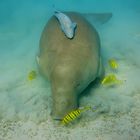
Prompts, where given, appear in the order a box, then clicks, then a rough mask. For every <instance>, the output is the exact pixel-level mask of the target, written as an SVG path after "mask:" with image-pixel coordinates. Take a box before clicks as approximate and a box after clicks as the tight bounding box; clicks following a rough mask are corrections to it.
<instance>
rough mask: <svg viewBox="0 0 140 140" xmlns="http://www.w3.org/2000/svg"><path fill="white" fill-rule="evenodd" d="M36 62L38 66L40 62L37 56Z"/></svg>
mask: <svg viewBox="0 0 140 140" xmlns="http://www.w3.org/2000/svg"><path fill="white" fill-rule="evenodd" d="M36 62H37V64H38V65H39V63H40V62H39V56H38V55H37V56H36Z"/></svg>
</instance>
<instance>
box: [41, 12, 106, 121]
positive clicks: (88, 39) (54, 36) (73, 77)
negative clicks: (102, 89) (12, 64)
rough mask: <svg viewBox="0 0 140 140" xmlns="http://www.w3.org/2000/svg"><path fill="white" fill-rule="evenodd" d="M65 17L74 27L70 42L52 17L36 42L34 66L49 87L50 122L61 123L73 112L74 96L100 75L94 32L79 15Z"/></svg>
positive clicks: (100, 64) (97, 40) (99, 62)
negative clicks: (36, 51) (69, 19)
mask: <svg viewBox="0 0 140 140" xmlns="http://www.w3.org/2000/svg"><path fill="white" fill-rule="evenodd" d="M66 14H67V15H68V16H69V17H70V18H71V19H72V21H74V22H76V23H77V28H76V31H75V37H74V38H73V39H71V40H70V39H68V38H67V37H66V36H65V35H64V33H63V32H62V31H61V28H60V24H59V22H58V20H57V19H56V18H55V17H54V16H53V17H51V19H50V20H49V21H48V22H47V24H46V26H45V28H44V30H43V32H42V35H41V39H40V54H39V57H38V63H39V68H40V72H41V73H42V74H43V75H44V76H45V77H46V78H47V79H48V80H49V81H50V83H51V90H52V100H53V107H52V113H51V115H52V117H53V118H54V119H62V118H63V117H64V115H66V114H67V113H68V112H70V111H72V110H74V109H76V108H77V105H78V100H77V97H78V95H79V94H80V93H81V92H82V91H83V90H84V89H85V88H86V87H87V86H88V85H89V84H90V83H91V82H92V81H94V80H95V78H97V77H100V76H101V75H102V74H103V72H104V70H103V67H102V63H101V57H100V40H99V36H98V33H97V31H96V30H95V28H94V27H92V25H91V24H90V23H89V22H88V21H87V20H86V19H84V18H83V17H82V16H81V15H80V14H78V13H75V12H67V13H66Z"/></svg>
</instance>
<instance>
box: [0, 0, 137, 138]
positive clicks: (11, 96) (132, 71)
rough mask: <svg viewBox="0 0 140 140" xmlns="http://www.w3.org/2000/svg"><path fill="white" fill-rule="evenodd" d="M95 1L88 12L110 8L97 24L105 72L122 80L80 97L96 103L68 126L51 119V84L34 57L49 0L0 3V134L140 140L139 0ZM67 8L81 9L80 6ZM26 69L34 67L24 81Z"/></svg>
mask: <svg viewBox="0 0 140 140" xmlns="http://www.w3.org/2000/svg"><path fill="white" fill-rule="evenodd" d="M9 2H10V1H9ZM14 2H15V1H14ZM48 2H49V1H48ZM82 2H83V1H82ZM82 2H81V5H82ZM125 2H126V1H125ZM85 3H86V2H83V5H84V4H85ZM95 3H96V2H95ZM95 3H94V5H93V7H94V8H93V9H94V10H92V6H91V7H88V6H87V7H88V8H89V9H91V10H90V12H99V11H101V12H106V11H107V12H108V11H111V12H112V13H113V17H112V19H111V20H110V21H109V22H108V23H106V24H104V25H103V26H101V27H99V28H97V30H98V32H99V34H100V38H101V46H102V49H101V52H102V57H103V62H104V66H105V70H106V74H109V73H115V74H116V75H117V77H118V78H119V79H121V80H123V81H124V82H123V83H122V84H121V85H116V86H115V87H104V86H102V85H100V84H99V85H97V86H94V87H93V88H91V89H90V90H89V91H88V94H86V95H85V96H82V97H81V99H80V106H87V105H90V106H98V108H97V112H91V111H88V112H86V113H83V115H82V116H81V118H80V119H78V120H77V121H75V122H73V123H72V124H70V125H68V126H67V127H65V126H61V125H60V124H58V123H57V122H55V121H53V120H52V119H51V116H50V111H51V106H52V101H51V90H50V85H49V83H48V81H47V80H45V79H44V78H43V77H42V76H41V75H40V74H39V72H38V68H37V66H36V62H35V56H36V54H37V51H38V42H39V38H40V34H41V31H42V29H43V27H44V25H45V24H46V21H47V20H48V18H49V17H50V16H51V15H52V11H51V8H49V7H51V4H48V9H46V7H45V6H44V5H43V4H40V5H39V4H38V3H37V4H36V3H34V5H32V3H29V5H28V7H27V5H26V2H25V3H24V2H23V3H20V4H21V5H20V6H19V5H18V6H17V5H16V4H15V3H14V4H13V3H12V4H13V8H11V7H10V6H9V10H11V12H7V13H6V12H4V9H5V7H7V4H5V3H3V5H2V2H1V3H0V4H1V7H0V8H1V9H2V6H3V13H4V14H3V16H2V14H0V17H3V20H2V21H1V22H0V25H1V26H0V31H1V32H0V64H1V69H0V75H1V76H0V140H25V139H26V140H59V139H62V140H75V139H76V140H85V139H86V140H112V139H113V140H140V87H139V85H140V78H139V73H140V62H139V60H140V55H139V52H140V28H139V23H140V18H139V17H140V10H139V8H138V7H140V4H139V3H138V4H139V6H138V4H136V6H137V7H134V6H132V4H131V3H129V6H127V3H126V4H124V3H123V4H121V3H120V4H118V5H115V4H114V5H115V6H116V8H113V7H114V6H113V5H112V8H110V7H109V6H106V7H103V6H102V7H101V6H99V3H98V2H97V4H98V6H97V7H96V6H95ZM9 5H10V4H9ZM56 5H57V2H56ZM120 5H123V6H124V5H125V6H124V7H123V6H120ZM59 6H60V5H59V3H58V7H59ZM119 6H120V7H119ZM131 6H132V7H131ZM34 7H35V8H34ZM98 7H99V8H98ZM10 8H11V9H10ZM119 8H120V9H119ZM25 9H26V12H25ZM60 9H64V10H67V9H65V8H63V6H62V7H61V6H60ZM71 9H74V11H81V9H82V6H81V7H79V9H77V8H76V6H73V7H72V8H71ZM71 9H69V8H68V10H71ZM85 11H88V9H86V10H84V12H85ZM1 19H2V18H1ZM110 58H115V59H116V60H117V62H118V64H119V67H118V70H117V71H116V72H113V71H112V70H111V69H110V68H109V66H108V59H110ZM31 70H36V71H37V77H36V79H34V80H33V81H28V80H27V75H28V73H29V72H30V71H31Z"/></svg>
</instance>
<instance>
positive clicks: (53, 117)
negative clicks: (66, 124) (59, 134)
mask: <svg viewBox="0 0 140 140" xmlns="http://www.w3.org/2000/svg"><path fill="white" fill-rule="evenodd" d="M50 115H51V116H52V119H53V120H56V121H61V120H62V119H63V117H60V116H57V115H55V114H54V113H53V112H52V111H51V113H50Z"/></svg>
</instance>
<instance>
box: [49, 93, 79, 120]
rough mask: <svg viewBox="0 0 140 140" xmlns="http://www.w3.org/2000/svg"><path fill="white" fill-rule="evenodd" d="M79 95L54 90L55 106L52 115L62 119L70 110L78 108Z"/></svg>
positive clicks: (56, 118) (54, 117)
mask: <svg viewBox="0 0 140 140" xmlns="http://www.w3.org/2000/svg"><path fill="white" fill-rule="evenodd" d="M77 106H78V105H77V95H76V94H75V93H72V92H70V93H69V92H67V93H64V94H63V93H61V94H59V93H58V92H53V107H52V111H51V116H52V118H53V119H55V120H61V119H63V117H64V116H65V115H66V114H67V113H69V112H70V111H72V110H74V109H76V108H77Z"/></svg>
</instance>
